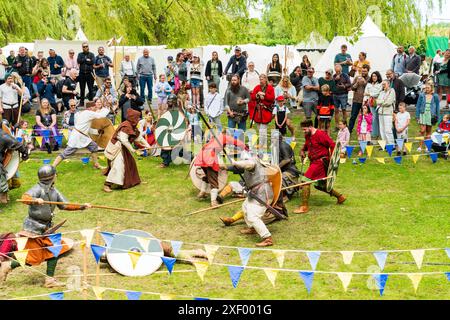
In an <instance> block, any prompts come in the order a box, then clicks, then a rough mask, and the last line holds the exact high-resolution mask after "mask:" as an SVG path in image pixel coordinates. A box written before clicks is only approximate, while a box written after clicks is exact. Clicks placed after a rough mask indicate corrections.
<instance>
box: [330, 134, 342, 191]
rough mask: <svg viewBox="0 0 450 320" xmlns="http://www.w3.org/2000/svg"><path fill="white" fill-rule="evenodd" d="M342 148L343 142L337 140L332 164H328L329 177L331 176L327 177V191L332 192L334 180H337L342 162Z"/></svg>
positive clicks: (331, 159)
mask: <svg viewBox="0 0 450 320" xmlns="http://www.w3.org/2000/svg"><path fill="white" fill-rule="evenodd" d="M340 150H341V143H340V142H339V141H336V146H335V147H334V151H333V154H332V155H331V158H330V164H329V165H328V171H327V177H331V178H329V179H327V192H330V191H331V190H332V189H333V186H334V181H335V180H336V176H337V172H338V169H339V163H340Z"/></svg>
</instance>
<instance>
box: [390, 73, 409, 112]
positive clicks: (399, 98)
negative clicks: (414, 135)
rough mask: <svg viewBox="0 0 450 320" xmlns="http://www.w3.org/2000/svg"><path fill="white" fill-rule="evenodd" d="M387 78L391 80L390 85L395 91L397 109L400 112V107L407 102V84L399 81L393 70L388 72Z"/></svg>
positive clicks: (395, 110)
mask: <svg viewBox="0 0 450 320" xmlns="http://www.w3.org/2000/svg"><path fill="white" fill-rule="evenodd" d="M386 78H387V80H389V85H390V87H391V88H393V89H394V90H395V109H394V112H398V105H399V104H400V102H403V101H404V100H405V84H404V83H403V81H402V80H401V79H399V78H398V77H397V76H396V75H395V73H394V71H393V70H392V69H389V70H388V71H386Z"/></svg>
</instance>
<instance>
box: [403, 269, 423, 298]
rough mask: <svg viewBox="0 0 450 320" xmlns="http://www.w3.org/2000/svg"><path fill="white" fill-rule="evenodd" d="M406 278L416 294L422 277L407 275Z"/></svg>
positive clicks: (414, 274) (413, 274)
mask: <svg viewBox="0 0 450 320" xmlns="http://www.w3.org/2000/svg"><path fill="white" fill-rule="evenodd" d="M407 276H408V278H409V279H410V280H411V282H412V285H413V287H414V292H415V293H417V288H418V287H419V283H420V280H422V276H423V275H422V274H421V273H409V274H408V275H407Z"/></svg>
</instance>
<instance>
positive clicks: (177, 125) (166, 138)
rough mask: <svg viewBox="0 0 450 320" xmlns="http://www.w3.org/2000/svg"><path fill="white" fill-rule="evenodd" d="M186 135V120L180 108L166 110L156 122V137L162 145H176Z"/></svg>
mask: <svg viewBox="0 0 450 320" xmlns="http://www.w3.org/2000/svg"><path fill="white" fill-rule="evenodd" d="M185 135H186V122H185V118H184V115H183V113H181V112H180V111H178V110H169V111H166V112H165V113H164V114H163V115H162V116H161V118H160V119H159V120H158V123H157V124H156V130H155V138H156V143H157V144H158V146H160V147H175V146H177V145H178V144H180V143H181V141H182V140H183V139H184V136H185Z"/></svg>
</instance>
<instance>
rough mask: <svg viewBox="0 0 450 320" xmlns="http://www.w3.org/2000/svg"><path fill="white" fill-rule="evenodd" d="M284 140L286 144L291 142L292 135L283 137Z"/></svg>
mask: <svg viewBox="0 0 450 320" xmlns="http://www.w3.org/2000/svg"><path fill="white" fill-rule="evenodd" d="M284 142H286V143H287V144H291V142H292V137H285V138H284Z"/></svg>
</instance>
